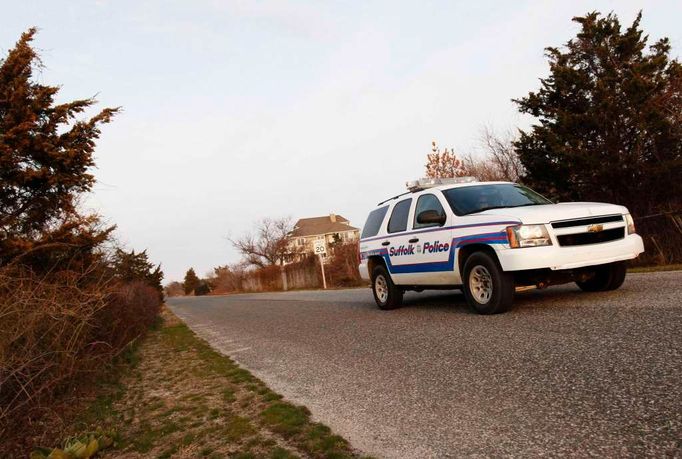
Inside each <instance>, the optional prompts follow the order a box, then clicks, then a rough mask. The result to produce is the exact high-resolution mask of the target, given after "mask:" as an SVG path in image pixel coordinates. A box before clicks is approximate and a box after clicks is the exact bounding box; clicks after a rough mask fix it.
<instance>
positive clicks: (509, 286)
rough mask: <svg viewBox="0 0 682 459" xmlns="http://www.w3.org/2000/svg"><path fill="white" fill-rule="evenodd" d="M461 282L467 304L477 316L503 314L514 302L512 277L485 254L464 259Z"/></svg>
mask: <svg viewBox="0 0 682 459" xmlns="http://www.w3.org/2000/svg"><path fill="white" fill-rule="evenodd" d="M462 281H463V284H464V297H465V298H466V300H467V303H468V304H469V306H471V307H472V308H473V309H474V310H475V311H476V312H478V313H479V314H498V313H500V312H505V311H507V310H509V308H510V307H511V305H512V302H513V301H514V277H513V276H512V275H511V274H510V273H507V272H504V271H503V270H502V268H501V267H500V265H499V264H498V263H497V260H495V259H494V258H493V257H492V256H490V255H489V254H487V253H485V252H475V253H473V254H471V256H469V258H467V259H466V262H465V263H464V276H463V278H462Z"/></svg>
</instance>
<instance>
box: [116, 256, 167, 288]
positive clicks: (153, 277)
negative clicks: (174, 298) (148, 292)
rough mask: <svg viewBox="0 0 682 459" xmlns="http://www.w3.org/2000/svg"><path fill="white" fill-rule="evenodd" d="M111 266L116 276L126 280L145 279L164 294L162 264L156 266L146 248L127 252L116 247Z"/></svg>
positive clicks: (144, 280)
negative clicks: (150, 259) (137, 251)
mask: <svg viewBox="0 0 682 459" xmlns="http://www.w3.org/2000/svg"><path fill="white" fill-rule="evenodd" d="M111 267H112V270H113V271H114V275H115V276H116V278H118V279H120V280H122V281H124V282H132V281H143V282H145V283H147V284H148V285H149V286H151V287H154V288H155V289H156V290H158V291H159V294H160V295H162V294H163V286H162V285H161V281H162V280H163V272H162V271H161V265H158V266H154V264H153V263H152V262H150V261H149V258H148V256H147V251H146V250H143V251H142V252H139V253H135V251H134V250H132V251H130V252H126V251H125V250H122V249H116V250H115V252H114V255H113V257H112V260H111Z"/></svg>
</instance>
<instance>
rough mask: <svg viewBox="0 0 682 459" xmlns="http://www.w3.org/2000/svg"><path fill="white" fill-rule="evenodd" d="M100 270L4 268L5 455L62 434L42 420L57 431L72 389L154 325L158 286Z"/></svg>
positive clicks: (0, 374) (0, 323)
mask: <svg viewBox="0 0 682 459" xmlns="http://www.w3.org/2000/svg"><path fill="white" fill-rule="evenodd" d="M101 272H104V271H100V267H91V268H90V269H88V270H85V271H80V272H74V271H66V270H64V271H59V272H57V273H54V274H51V275H49V276H38V275H36V274H34V273H32V272H31V271H27V270H23V269H16V268H14V269H10V268H4V269H0V387H1V388H2V390H1V391H0V438H1V439H2V441H0V457H7V456H8V455H10V456H11V454H10V453H9V451H10V448H13V447H17V446H18V447H19V448H21V449H24V448H27V447H31V446H33V445H30V442H31V439H30V436H42V435H45V434H47V435H48V436H49V435H58V432H51V431H49V430H50V427H49V426H50V422H45V420H46V419H49V420H50V421H51V423H52V424H53V425H54V418H55V417H56V416H58V415H57V413H59V412H60V411H61V410H60V409H59V404H60V403H67V402H68V401H69V398H70V397H73V395H72V393H73V388H74V386H75V384H76V383H77V382H80V381H82V380H87V379H90V378H92V377H93V376H95V375H98V374H100V373H101V371H102V369H103V368H106V367H107V366H108V365H109V364H110V363H111V362H112V360H113V358H114V357H115V356H116V355H118V354H119V353H121V351H122V350H124V349H125V348H126V346H128V345H129V344H130V343H131V341H133V340H135V339H136V338H137V337H139V336H141V335H142V334H144V332H145V330H146V329H147V328H149V326H150V325H151V324H153V323H154V321H155V320H156V317H157V314H158V313H159V309H160V302H159V295H158V292H157V291H156V290H155V289H154V288H152V287H150V286H148V285H146V284H145V283H142V282H132V283H127V284H121V283H118V282H117V281H116V280H115V279H114V278H111V277H106V276H102V275H99V274H98V273H101ZM40 429H47V430H48V432H40V431H39V430H40ZM24 450H25V449H24Z"/></svg>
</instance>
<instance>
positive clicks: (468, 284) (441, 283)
mask: <svg viewBox="0 0 682 459" xmlns="http://www.w3.org/2000/svg"><path fill="white" fill-rule="evenodd" d="M407 187H408V190H409V191H408V192H407V193H404V194H402V195H398V196H395V197H393V198H391V199H389V200H387V201H384V202H381V203H379V204H378V205H377V208H376V209H374V210H373V211H372V212H370V214H369V217H368V218H367V223H365V226H364V228H363V230H362V235H361V239H360V275H361V276H362V278H363V279H365V280H369V281H371V286H372V291H373V293H374V299H375V301H376V303H377V305H378V306H379V308H381V309H393V308H396V307H398V306H400V304H401V302H402V298H403V293H404V292H405V291H407V290H414V291H422V290H424V289H446V288H459V289H462V290H463V291H464V295H465V297H466V301H467V303H468V304H469V305H470V306H472V307H473V308H474V309H475V310H476V311H477V312H479V313H481V314H495V313H499V312H503V311H506V310H507V309H509V307H510V306H511V304H512V301H513V297H514V292H515V291H516V290H522V289H525V288H533V287H538V288H544V287H546V286H548V285H553V284H561V283H566V282H576V283H577V284H578V286H579V287H580V288H581V289H582V290H584V291H589V292H595V291H605V290H614V289H617V288H618V287H620V286H621V285H622V284H623V281H624V280H625V273H626V260H629V259H632V258H635V257H636V256H637V255H639V254H640V253H642V252H643V251H644V246H643V244H642V238H641V237H640V236H639V235H637V234H635V225H634V222H633V219H632V217H631V216H630V214H629V212H628V210H627V209H626V208H625V207H623V206H617V205H613V204H602V203H594V202H566V203H558V204H554V203H552V202H551V201H550V200H548V199H546V198H544V197H543V196H541V195H539V194H538V193H536V192H534V191H533V190H531V189H529V188H526V187H524V186H522V185H519V184H516V183H510V182H479V181H477V180H476V179H475V178H473V177H459V178H455V179H422V180H418V181H413V182H408V183H407Z"/></svg>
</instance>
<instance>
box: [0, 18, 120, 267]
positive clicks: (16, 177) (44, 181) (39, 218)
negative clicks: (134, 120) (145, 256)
mask: <svg viewBox="0 0 682 459" xmlns="http://www.w3.org/2000/svg"><path fill="white" fill-rule="evenodd" d="M35 33H36V29H34V28H32V29H29V30H28V31H27V32H25V33H24V34H23V35H22V36H21V39H20V40H19V41H18V42H17V43H16V45H15V47H14V48H13V49H11V50H10V51H9V53H8V54H7V56H6V58H5V59H4V60H0V254H2V259H0V265H2V264H5V263H7V262H9V261H11V260H13V259H14V258H15V257H17V256H19V255H20V254H26V253H27V252H31V251H32V250H34V249H35V248H36V247H42V246H49V247H52V246H57V245H61V246H62V247H69V248H71V249H75V250H81V251H82V250H85V251H87V250H90V249H91V248H92V247H95V246H97V245H98V244H100V243H101V242H102V241H103V240H104V239H106V237H107V236H108V234H109V232H110V231H111V230H112V228H107V229H102V228H99V221H98V219H97V218H96V217H95V216H82V215H80V214H79V213H78V212H77V209H76V202H77V197H78V196H79V195H81V194H82V193H85V192H87V191H90V189H91V188H92V185H93V183H94V182H95V179H94V177H93V176H92V175H91V174H90V173H89V172H88V171H89V169H90V168H91V167H93V166H94V160H93V151H94V148H95V140H97V139H98V138H99V135H100V130H99V126H100V125H101V124H103V123H108V122H109V121H110V120H111V118H112V117H113V116H114V114H115V113H116V112H117V109H112V108H106V109H104V110H102V111H101V112H100V113H98V114H97V115H95V116H94V117H92V118H90V119H89V120H83V119H77V116H78V115H80V114H82V113H83V112H84V110H86V109H87V108H89V107H90V106H91V105H93V104H94V103H95V100H94V99H82V100H75V101H72V102H66V103H63V104H59V105H56V104H54V99H55V96H56V95H57V92H58V91H59V88H58V87H57V86H46V85H42V84H39V83H37V82H35V81H33V80H32V75H33V71H34V69H35V68H36V67H39V66H40V58H39V56H38V55H37V53H36V51H35V50H34V49H33V48H32V47H31V41H32V40H33V37H34V35H35ZM51 253H52V254H51V255H50V256H51V257H52V258H54V259H55V260H57V259H59V258H60V257H61V258H66V256H65V255H64V254H63V253H62V254H61V255H59V254H55V253H54V252H51ZM42 261H43V262H45V261H46V260H45V259H43V260H42Z"/></svg>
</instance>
